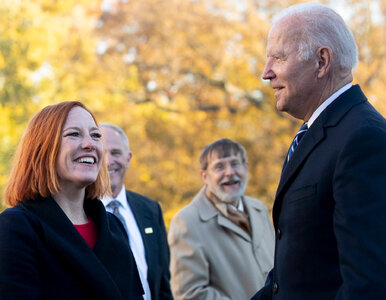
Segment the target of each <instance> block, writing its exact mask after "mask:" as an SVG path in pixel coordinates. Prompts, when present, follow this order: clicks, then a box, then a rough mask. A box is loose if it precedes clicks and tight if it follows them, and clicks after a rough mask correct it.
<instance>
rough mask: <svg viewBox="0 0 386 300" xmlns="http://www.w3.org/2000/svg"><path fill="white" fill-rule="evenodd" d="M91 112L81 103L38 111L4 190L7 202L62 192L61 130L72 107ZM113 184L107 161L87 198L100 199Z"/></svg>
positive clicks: (16, 157)
mask: <svg viewBox="0 0 386 300" xmlns="http://www.w3.org/2000/svg"><path fill="white" fill-rule="evenodd" d="M76 106H80V107H82V108H83V109H85V110H86V111H88V112H89V113H90V114H91V116H92V117H93V119H94V121H95V124H97V125H98V123H97V121H96V120H95V117H94V115H93V114H92V113H91V112H90V111H89V110H88V109H87V108H86V107H85V106H84V104H83V103H81V102H78V101H65V102H61V103H58V104H55V105H49V106H46V107H45V108H43V109H42V110H41V111H40V112H38V113H37V114H36V115H35V116H34V117H33V118H32V119H31V120H30V121H29V123H28V126H27V129H26V131H25V132H24V135H23V137H22V138H21V141H20V143H19V145H18V147H17V150H16V153H15V157H14V159H13V165H12V169H11V173H10V175H9V180H8V182H7V185H6V188H5V191H4V201H5V203H6V205H8V206H15V205H17V204H18V203H19V202H20V201H23V200H33V199H35V198H36V197H37V196H38V195H41V196H43V197H48V196H52V195H54V194H56V193H58V192H59V191H60V186H59V181H58V174H57V172H56V158H57V157H58V153H59V149H60V144H61V141H62V130H63V126H64V123H65V122H66V120H67V116H68V114H69V112H70V110H71V109H72V108H73V107H76ZM109 186H110V181H109V175H108V171H107V165H106V162H105V159H103V161H102V167H101V170H100V171H99V174H98V177H97V180H96V181H95V182H94V183H92V184H91V185H89V186H88V187H87V188H86V197H87V198H100V197H102V196H103V195H104V194H105V193H106V192H108V191H109Z"/></svg>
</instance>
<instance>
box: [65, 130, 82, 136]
mask: <svg viewBox="0 0 386 300" xmlns="http://www.w3.org/2000/svg"><path fill="white" fill-rule="evenodd" d="M66 136H79V132H76V131H73V132H69V133H68V134H67V135H66Z"/></svg>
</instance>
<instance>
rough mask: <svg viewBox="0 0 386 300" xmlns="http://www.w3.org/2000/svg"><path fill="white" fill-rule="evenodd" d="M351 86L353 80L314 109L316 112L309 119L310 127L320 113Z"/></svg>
mask: <svg viewBox="0 0 386 300" xmlns="http://www.w3.org/2000/svg"><path fill="white" fill-rule="evenodd" d="M350 87H352V83H351V82H350V83H348V84H346V85H344V86H343V87H341V88H340V89H339V90H337V91H336V92H335V93H334V94H332V95H331V96H330V97H328V98H327V99H326V100H325V101H324V102H323V103H322V104H320V106H319V107H318V108H317V109H316V110H315V111H314V113H313V114H312V115H311V118H310V119H309V120H308V122H307V127H308V128H310V127H311V125H312V123H314V121H315V120H316V118H317V117H319V115H320V114H321V113H322V112H323V111H324V110H325V109H326V107H327V106H329V105H330V104H331V103H332V102H333V101H334V100H335V99H336V98H338V97H339V96H340V95H341V94H343V93H344V92H345V91H347V90H348V89H349V88H350Z"/></svg>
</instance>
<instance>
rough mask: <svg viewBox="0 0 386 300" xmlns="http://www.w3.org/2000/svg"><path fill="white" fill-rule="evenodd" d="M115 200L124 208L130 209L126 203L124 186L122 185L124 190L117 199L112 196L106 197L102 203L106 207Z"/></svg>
mask: <svg viewBox="0 0 386 300" xmlns="http://www.w3.org/2000/svg"><path fill="white" fill-rule="evenodd" d="M113 199H115V200H118V201H119V202H120V203H121V204H122V206H123V207H124V208H128V204H127V201H126V188H125V185H124V184H122V188H121V190H120V191H119V193H118V195H117V197H115V198H112V197H110V196H104V197H103V199H102V202H103V204H104V205H105V206H107V205H108V204H109V203H110V202H111V200H113Z"/></svg>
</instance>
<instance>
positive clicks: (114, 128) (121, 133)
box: [99, 123, 130, 152]
mask: <svg viewBox="0 0 386 300" xmlns="http://www.w3.org/2000/svg"><path fill="white" fill-rule="evenodd" d="M99 127H107V128H111V129H113V130H115V131H116V132H118V133H119V135H120V136H121V138H122V141H123V144H124V146H125V148H126V150H127V152H130V143H129V138H128V137H127V135H126V133H125V132H124V131H123V130H122V129H121V128H119V127H118V126H116V125H114V124H110V123H99Z"/></svg>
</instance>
